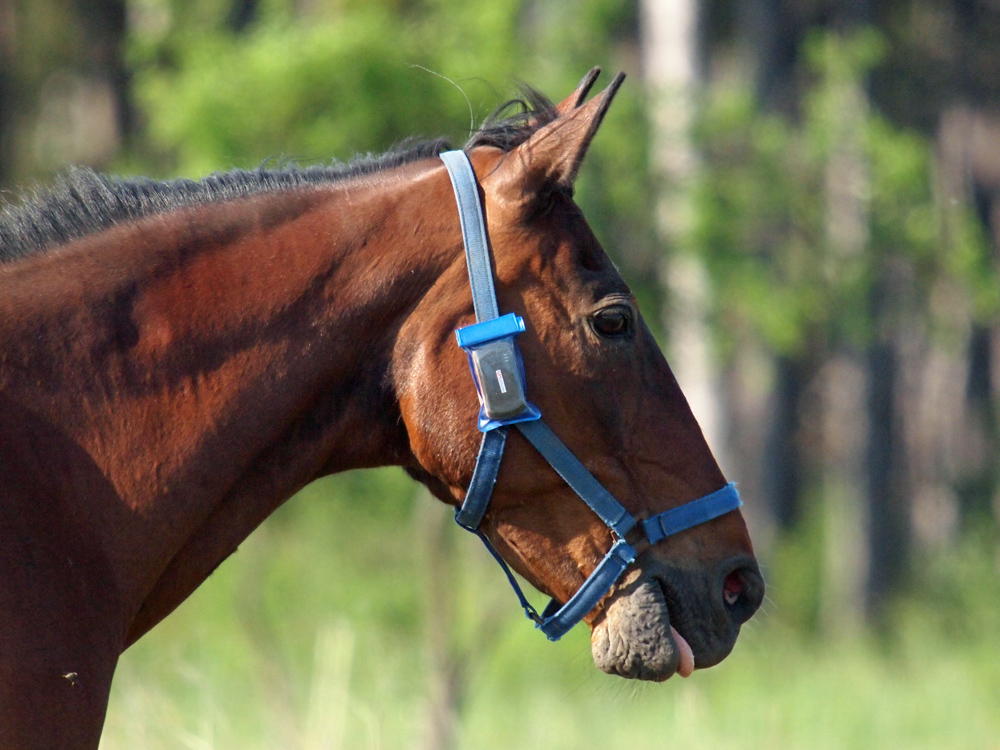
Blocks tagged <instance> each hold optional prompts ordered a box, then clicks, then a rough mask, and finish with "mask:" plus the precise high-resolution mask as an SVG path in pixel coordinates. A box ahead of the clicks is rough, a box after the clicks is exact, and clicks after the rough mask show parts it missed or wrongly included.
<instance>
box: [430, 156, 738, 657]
mask: <svg viewBox="0 0 1000 750" xmlns="http://www.w3.org/2000/svg"><path fill="white" fill-rule="evenodd" d="M441 160H442V161H443V162H444V165H445V167H447V169H448V175H449V176H450V177H451V184H452V187H453V188H454V189H455V199H456V201H457V202H458V213H459V218H460V220H461V224H462V241H463V243H464V244H465V260H466V263H467V265H468V269H469V283H470V285H471V286H472V302H473V307H474V308H475V312H476V320H477V321H478V322H477V323H475V324H473V325H470V326H466V327H464V328H459V329H458V330H457V331H455V335H456V337H457V339H458V344H459V346H461V347H462V349H464V350H465V352H466V353H467V355H468V357H469V365H470V367H471V369H472V375H473V379H474V380H475V382H476V389H477V392H478V393H479V402H480V410H479V429H480V431H482V433H483V442H482V444H481V446H480V448H479V456H478V457H477V458H476V467H475V469H474V470H473V472H472V481H471V482H470V483H469V489H468V491H467V492H466V495H465V501H464V502H463V503H462V507H461V508H459V509H458V510H456V511H455V520H456V521H457V522H458V524H459V526H461V527H463V528H465V529H467V530H469V531H471V532H473V533H474V534H476V535H477V536H478V537H479V538H480V539H482V541H483V544H485V545H486V549H488V550H489V552H490V554H491V555H493V557H494V558H496V561H497V562H498V563H500V567H501V568H503V571H504V573H505V574H506V575H507V580H508V581H510V585H511V586H512V587H513V589H514V592H515V593H516V594H517V597H518V599H519V600H520V602H521V606H522V607H524V612H525V614H526V615H527V616H528V618H529V619H530V620H532V621H534V623H535V626H536V627H537V628H538V629H539V630H541V631H542V632H543V633H545V635H546V636H547V637H548V639H549V640H551V641H557V640H559V639H560V638H562V636H563V635H565V634H566V633H567V632H569V630H570V628H572V627H573V626H574V625H576V624H577V623H578V622H580V620H582V619H583V618H584V617H585V616H586V614H587V613H588V612H590V611H591V610H592V609H593V608H594V607H595V606H597V603H598V602H599V601H600V600H601V599H603V598H604V595H605V594H607V593H608V591H609V590H610V588H611V587H612V586H613V585H614V583H615V581H617V580H618V579H619V577H621V574H622V572H624V570H625V568H626V567H627V566H628V565H629V564H630V563H631V562H633V561H634V560H635V557H636V550H635V548H634V547H633V546H632V545H631V544H629V543H628V542H627V541H625V537H626V535H627V534H628V533H629V532H630V531H632V530H633V529H634V528H635V527H636V526H637V525H638V526H639V527H640V528H641V531H642V535H643V536H644V537H645V538H646V540H647V541H648V542H649V543H650V544H656V543H657V542H659V541H660V540H661V539H664V538H665V537H668V536H670V535H671V534H676V533H678V532H680V531H684V530H685V529H689V528H691V527H692V526H697V525H698V524H701V523H705V522H706V521H710V520H712V519H713V518H717V517H718V516H721V515H723V514H724V513H728V512H729V511H731V510H736V509H737V508H739V507H740V505H742V503H741V502H740V498H739V495H738V494H737V493H736V487H735V486H734V485H733V484H729V485H727V486H725V487H723V488H722V489H721V490H717V491H716V492H713V493H711V494H709V495H706V496H704V497H701V498H698V499H697V500H692V501H691V502H689V503H685V504H684V505H681V506H679V507H677V508H672V509H671V510H667V511H664V512H663V513H658V514H657V515H655V516H652V517H651V518H647V519H645V520H643V521H638V522H637V521H636V519H635V518H633V517H632V515H631V514H630V513H629V512H628V511H627V510H625V508H624V506H622V504H621V503H619V502H618V501H617V500H615V498H614V497H612V495H611V493H610V492H608V491H607V490H606V489H605V488H604V486H603V485H601V483H600V482H598V481H597V480H596V479H595V478H594V476H593V475H592V474H591V473H590V472H589V471H587V469H586V467H585V466H584V465H583V464H582V463H580V461H579V459H577V457H576V456H574V455H573V453H572V451H570V450H569V448H567V447H566V446H565V445H564V444H563V442H562V441H561V440H560V439H559V438H558V437H556V435H555V433H553V432H552V430H550V429H549V428H548V426H547V425H546V424H545V422H543V421H542V419H541V416H542V415H541V412H539V411H538V409H537V408H536V407H535V406H534V405H532V404H531V403H530V402H529V401H528V400H527V398H526V396H525V388H524V382H525V378H524V366H523V364H522V362H521V355H520V352H519V351H518V349H517V344H515V343H514V337H515V336H517V335H518V334H519V333H521V332H522V331H523V330H524V321H523V319H521V318H520V317H519V316H517V315H515V314H513V313H508V314H507V315H504V316H500V312H499V309H498V307H497V299H496V292H495V290H494V288H493V271H492V269H491V266H490V250H489V241H488V239H487V235H486V224H485V222H484V221H483V212H482V206H481V205H480V203H479V187H478V183H477V182H476V175H475V172H473V171H472V165H471V164H470V163H469V158H468V157H467V156H466V155H465V152H463V151H447V152H445V153H443V154H441ZM510 426H514V427H516V428H517V429H518V431H520V433H521V434H522V435H524V437H525V438H527V439H528V442H530V443H531V444H532V445H533V446H535V448H536V449H537V450H538V452H539V453H541V454H542V457H543V458H545V460H546V461H548V463H549V465H550V466H552V468H553V469H555V470H556V472H557V473H558V474H559V476H560V477H562V478H563V480H564V481H565V482H566V483H567V484H568V485H569V486H570V487H571V488H572V489H573V491H574V492H576V494H577V495H579V496H580V498H581V499H582V500H583V501H584V502H585V503H586V504H587V505H588V506H590V508H591V510H593V511H594V512H595V513H596V514H597V515H598V516H599V517H600V519H601V520H602V521H604V523H605V525H606V526H607V527H608V528H609V529H611V533H612V535H613V536H614V539H615V542H614V544H613V545H612V546H611V549H610V550H609V551H608V553H607V555H605V557H604V559H603V560H601V562H600V563H599V564H598V566H597V568H595V569H594V572H593V573H591V574H590V576H589V577H588V578H587V580H585V581H584V582H583V584H582V585H581V586H580V588H579V589H578V590H577V592H576V593H575V594H573V596H572V597H570V599H569V601H568V602H566V603H565V604H560V603H559V602H558V601H556V600H555V599H553V600H552V601H550V602H549V604H548V606H547V607H545V609H544V610H543V611H542V613H541V614H539V613H538V611H537V610H536V609H535V608H534V607H533V606H531V604H530V603H529V602H528V600H527V598H526V597H525V595H524V592H523V591H522V590H521V587H520V586H519V585H518V583H517V580H516V579H515V578H514V574H513V573H512V572H511V570H510V568H509V567H508V566H507V563H506V562H505V561H504V559H503V558H502V557H500V554H499V553H498V552H497V551H496V548H495V547H494V546H493V544H492V542H490V540H489V538H488V537H487V536H486V534H484V533H483V532H482V531H481V530H480V528H479V526H480V523H481V522H482V520H483V516H484V515H485V514H486V508H487V506H488V505H489V503H490V498H491V497H492V495H493V485H494V484H495V483H496V479H497V472H498V471H499V470H500V461H501V459H502V458H503V451H504V445H505V444H506V441H507V430H508V428H509V427H510Z"/></svg>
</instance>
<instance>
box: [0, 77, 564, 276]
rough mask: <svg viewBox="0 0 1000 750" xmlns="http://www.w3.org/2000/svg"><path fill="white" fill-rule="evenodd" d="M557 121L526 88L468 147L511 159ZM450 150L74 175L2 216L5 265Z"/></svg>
mask: <svg viewBox="0 0 1000 750" xmlns="http://www.w3.org/2000/svg"><path fill="white" fill-rule="evenodd" d="M557 115H558V113H557V112H556V110H555V108H554V107H553V105H552V102H550V101H549V100H548V99H547V98H546V97H545V96H544V95H542V94H541V93H539V92H538V91H536V90H535V89H532V88H530V87H523V89H522V95H521V98H518V99H512V100H511V101H509V102H507V103H505V104H503V105H502V106H501V107H499V108H498V109H497V110H496V111H495V112H494V113H493V114H492V115H491V116H490V117H488V118H487V120H486V121H485V123H484V124H483V125H482V127H480V128H479V129H478V130H477V131H475V132H474V133H473V134H472V136H471V138H470V139H469V140H468V141H467V143H466V146H465V147H466V148H467V149H471V148H475V147H477V146H492V147H495V148H499V149H501V150H503V151H510V150H512V149H514V148H516V147H517V146H519V145H520V144H521V143H523V142H524V141H526V140H527V139H528V138H529V137H530V136H531V135H532V133H534V132H535V131H536V130H537V129H538V128H540V127H542V126H543V125H545V124H547V123H549V122H551V121H552V120H553V119H554V118H555V117H556V116H557ZM448 148H450V146H449V144H448V142H447V141H446V140H445V139H443V138H438V139H434V140H426V141H417V142H414V141H412V140H411V141H404V142H403V143H402V144H400V145H398V146H396V147H394V148H392V149H390V150H389V151H387V152H385V153H383V154H379V155H373V154H367V155H364V156H361V157H357V158H355V159H353V160H351V161H350V162H347V163H333V164H330V165H317V166H310V167H299V166H295V165H287V166H280V167H278V168H267V167H266V165H263V166H261V167H259V168H257V169H252V170H243V169H234V170H232V171H229V172H217V173H215V174H212V175H209V176H208V177H205V178H203V179H200V180H189V179H176V180H167V181H158V180H152V179H149V178H146V177H125V178H122V177H110V176H107V175H103V174H99V173H97V172H95V171H93V170H92V169H89V168H80V167H74V168H71V169H70V170H69V171H68V172H66V173H65V174H63V175H61V176H60V177H59V178H57V181H56V183H55V185H53V186H52V187H50V188H47V189H44V190H38V191H36V192H35V193H34V194H31V195H28V196H27V197H25V198H24V199H23V200H22V202H21V203H20V204H12V205H8V206H5V207H2V208H0V263H7V262H12V261H15V260H18V259H20V258H23V257H25V256H27V255H31V254H34V253H38V252H43V251H45V250H49V249H52V248H55V247H58V246H60V245H63V244H65V243H67V242H70V241H72V240H76V239H80V238H82V237H86V236H87V235H90V234H93V233H95V232H100V231H102V230H105V229H109V228H111V227H113V226H116V225H118V224H122V223H127V222H131V221H136V220H138V219H141V218H144V217H147V216H152V215H156V214H161V213H167V212H170V211H173V210H177V209H181V208H186V207H189V206H197V205H203V204H207V203H216V202H224V201H229V200H236V199H239V198H245V197H249V196H253V195H258V194H261V193H267V192H275V191H282V190H295V189H301V188H307V187H311V186H315V185H322V184H325V183H331V182H339V181H342V180H346V179H350V178H353V177H361V176H365V175H369V174H374V173H378V172H383V171H388V170H391V169H395V168H397V167H401V166H403V165H405V164H409V163H411V162H415V161H419V160H421V159H428V158H432V157H435V156H438V155H439V154H440V153H441V152H442V151H446V150H447V149H448Z"/></svg>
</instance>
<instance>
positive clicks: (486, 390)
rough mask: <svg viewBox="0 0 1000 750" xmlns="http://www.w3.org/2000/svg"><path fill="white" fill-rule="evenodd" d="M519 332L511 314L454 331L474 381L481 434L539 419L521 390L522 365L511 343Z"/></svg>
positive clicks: (520, 325)
mask: <svg viewBox="0 0 1000 750" xmlns="http://www.w3.org/2000/svg"><path fill="white" fill-rule="evenodd" d="M522 331H524V319H523V318H521V317H520V316H518V315H515V314H514V313H508V314H506V315H501V316H500V317H499V318H493V319H491V320H486V321H483V322H481V323H475V324H474V325H471V326H466V327H465V328H459V329H458V330H457V331H455V337H456V338H457V339H458V345H459V346H460V347H462V349H464V350H465V353H466V354H467V355H468V357H469V368H470V369H471V370H472V377H473V378H474V379H475V381H476V391H477V393H478V394H479V404H480V407H481V408H480V410H479V429H480V430H482V431H483V432H487V431H489V430H492V429H494V428H496V427H499V426H501V425H505V424H514V423H515V422H527V421H529V420H532V419H538V418H539V417H541V416H542V415H541V412H539V411H538V409H537V408H535V406H534V405H532V404H531V402H529V401H528V398H527V396H526V395H525V391H524V364H523V363H522V362H521V353H520V352H519V351H518V349H517V344H515V343H514V337H515V336H517V335H518V334H519V333H521V332H522Z"/></svg>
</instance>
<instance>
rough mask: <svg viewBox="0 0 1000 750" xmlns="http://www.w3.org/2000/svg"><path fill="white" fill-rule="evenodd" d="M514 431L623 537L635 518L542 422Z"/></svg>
mask: <svg viewBox="0 0 1000 750" xmlns="http://www.w3.org/2000/svg"><path fill="white" fill-rule="evenodd" d="M516 426H517V429H519V430H520V431H521V434H522V435H524V436H525V437H526V438H527V439H528V442H530V443H531V444H532V445H533V446H535V448H536V449H537V450H538V452H539V453H541V454H542V455H543V456H544V457H545V460H546V461H548V462H549V464H550V465H551V466H552V468H553V469H555V470H556V472H557V473H558V474H559V476H561V477H562V478H563V480H564V481H565V482H566V484H568V485H569V486H570V487H572V488H573V491H574V492H576V494H577V495H579V496H580V497H581V498H582V499H583V501H584V502H585V503H587V505H589V506H590V507H591V509H592V510H593V511H594V512H595V513H596V514H597V515H598V516H600V517H601V520H602V521H604V523H606V524H607V525H608V526H609V527H610V528H611V529H612V530H613V531H614V532H615V533H616V534H617V535H618V536H620V537H622V538H623V539H624V538H625V535H626V534H628V532H630V531H631V530H632V528H633V527H634V526H635V519H634V518H632V516H631V515H630V514H629V512H628V511H627V510H625V508H624V507H623V506H622V504H621V503H619V502H618V501H617V500H615V499H614V497H612V496H611V493H610V492H608V491H607V490H606V489H604V486H603V485H602V484H601V483H600V482H598V481H597V480H596V479H594V475H593V474H591V473H590V472H589V471H587V467H585V466H584V465H583V464H582V463H580V459H578V458H577V457H576V456H574V455H573V453H572V451H570V449H569V448H567V447H566V445H565V444H564V443H563V441H562V440H560V439H559V438H558V437H556V434H555V433H554V432H552V430H550V429H549V427H548V425H546V424H545V423H544V422H543V421H542V420H540V419H538V420H535V421H534V422H520V423H518V424H517V425H516Z"/></svg>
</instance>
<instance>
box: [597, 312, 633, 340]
mask: <svg viewBox="0 0 1000 750" xmlns="http://www.w3.org/2000/svg"><path fill="white" fill-rule="evenodd" d="M591 325H593V327H594V330H595V331H596V332H597V333H598V334H599V335H600V336H604V337H605V338H609V339H614V338H622V337H624V336H627V335H629V334H630V333H631V332H632V310H631V309H630V308H628V307H626V306H625V305H614V306H613V307H605V308H604V309H603V310H598V311H597V312H596V313H594V316H593V318H591Z"/></svg>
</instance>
